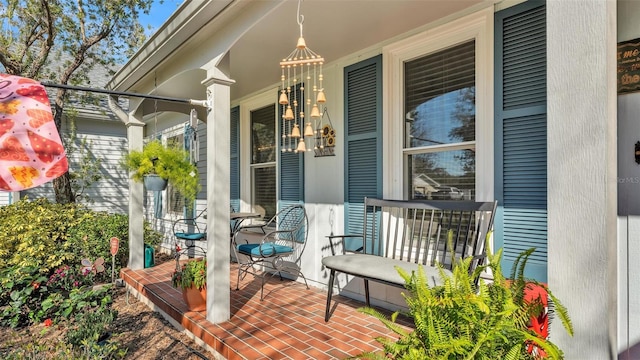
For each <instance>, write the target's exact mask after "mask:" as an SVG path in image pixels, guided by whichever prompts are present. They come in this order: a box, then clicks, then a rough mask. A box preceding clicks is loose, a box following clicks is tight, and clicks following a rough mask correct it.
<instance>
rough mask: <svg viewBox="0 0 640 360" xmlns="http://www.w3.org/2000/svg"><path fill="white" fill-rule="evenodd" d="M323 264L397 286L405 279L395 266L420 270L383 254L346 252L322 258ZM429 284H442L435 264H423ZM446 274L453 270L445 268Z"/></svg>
mask: <svg viewBox="0 0 640 360" xmlns="http://www.w3.org/2000/svg"><path fill="white" fill-rule="evenodd" d="M322 264H323V265H324V266H325V267H327V268H329V269H331V270H336V271H339V272H343V273H346V274H350V275H354V276H359V277H363V278H367V279H370V280H378V281H381V282H385V283H388V284H392V285H396V286H404V284H405V283H404V280H403V279H402V277H401V276H400V274H398V271H397V270H396V269H395V266H398V267H400V268H402V269H404V270H406V271H407V272H409V273H411V272H412V271H417V270H418V264H416V263H411V262H407V261H404V260H398V259H391V258H387V257H382V256H376V255H368V254H345V255H335V256H327V257H325V258H323V259H322ZM422 268H423V270H424V273H425V276H426V278H427V279H428V281H429V286H436V285H442V280H441V279H440V275H439V273H438V269H437V268H435V267H433V266H425V265H423V266H422ZM444 272H445V274H447V275H451V271H449V270H447V269H444Z"/></svg>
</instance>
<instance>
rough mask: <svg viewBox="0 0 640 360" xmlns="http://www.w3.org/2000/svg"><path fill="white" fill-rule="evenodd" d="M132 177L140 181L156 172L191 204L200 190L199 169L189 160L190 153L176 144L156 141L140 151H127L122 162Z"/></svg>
mask: <svg viewBox="0 0 640 360" xmlns="http://www.w3.org/2000/svg"><path fill="white" fill-rule="evenodd" d="M122 163H123V166H124V168H125V169H127V170H129V171H132V172H133V174H132V178H133V180H135V181H138V182H142V181H143V179H144V177H145V176H146V175H152V174H155V175H158V176H160V177H161V178H163V179H166V180H168V181H169V183H170V184H171V186H173V187H174V188H175V189H176V190H177V191H178V192H179V193H180V194H182V196H184V197H185V198H186V199H187V204H193V201H194V200H195V198H196V195H197V194H198V192H199V191H200V182H199V176H198V168H197V167H196V165H195V164H194V163H193V162H191V160H189V153H188V152H187V151H185V150H183V149H181V148H180V147H178V146H172V145H171V146H164V145H162V143H161V142H160V141H159V140H154V141H151V142H149V143H147V144H146V145H145V146H144V147H143V149H142V151H137V150H133V151H129V153H128V154H126V155H125V156H124V159H123V161H122Z"/></svg>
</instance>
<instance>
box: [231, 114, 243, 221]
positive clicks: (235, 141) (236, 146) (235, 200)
mask: <svg viewBox="0 0 640 360" xmlns="http://www.w3.org/2000/svg"><path fill="white" fill-rule="evenodd" d="M230 119H231V120H230V121H231V123H230V124H229V125H230V135H231V138H230V141H229V143H230V151H229V155H230V156H229V157H230V159H231V163H230V166H229V178H230V182H231V183H230V184H229V185H230V186H229V188H230V190H229V193H230V198H231V207H232V208H233V210H234V211H240V107H239V106H236V107H234V108H232V109H231V118H230Z"/></svg>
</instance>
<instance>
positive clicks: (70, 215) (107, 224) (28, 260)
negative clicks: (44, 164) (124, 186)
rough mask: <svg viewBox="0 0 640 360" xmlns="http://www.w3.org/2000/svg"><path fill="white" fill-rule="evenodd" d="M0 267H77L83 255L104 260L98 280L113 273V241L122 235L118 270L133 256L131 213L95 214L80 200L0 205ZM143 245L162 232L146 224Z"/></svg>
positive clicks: (48, 270) (155, 241)
mask: <svg viewBox="0 0 640 360" xmlns="http://www.w3.org/2000/svg"><path fill="white" fill-rule="evenodd" d="M0 219H3V221H2V222H0V268H7V267H13V266H17V267H20V268H24V267H36V268H38V269H40V271H41V272H42V273H44V274H47V275H48V274H51V273H53V271H54V269H57V268H59V267H60V266H64V265H69V266H71V267H77V266H79V265H80V262H81V260H82V259H84V258H87V259H89V260H90V261H92V262H93V261H95V260H96V259H97V258H98V257H102V258H103V259H104V260H105V264H104V265H105V268H106V269H105V271H104V273H101V274H99V275H98V278H97V279H96V280H97V281H101V280H107V279H110V277H111V253H110V245H109V239H111V237H114V236H115V237H117V238H119V239H120V249H119V251H118V255H117V256H116V266H115V270H116V273H119V271H120V269H121V268H122V267H123V266H126V264H127V261H128V258H129V245H128V244H129V230H128V229H129V217H128V216H127V215H122V214H108V213H106V212H95V211H92V210H89V209H87V208H86V207H84V206H82V205H79V204H65V205H61V204H55V203H51V202H49V201H48V200H46V199H44V198H40V199H36V200H34V201H29V200H28V199H23V200H21V201H19V202H17V203H15V204H12V205H7V206H4V207H0ZM144 239H145V243H147V244H150V245H157V244H159V243H160V242H161V240H162V235H161V234H160V233H158V232H156V231H154V230H152V229H151V226H150V225H149V224H148V223H146V222H145V229H144Z"/></svg>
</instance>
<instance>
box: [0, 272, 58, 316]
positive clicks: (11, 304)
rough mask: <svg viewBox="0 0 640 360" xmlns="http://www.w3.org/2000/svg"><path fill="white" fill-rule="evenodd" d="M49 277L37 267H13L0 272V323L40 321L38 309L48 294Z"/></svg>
mask: <svg viewBox="0 0 640 360" xmlns="http://www.w3.org/2000/svg"><path fill="white" fill-rule="evenodd" d="M46 281H47V277H46V276H43V275H42V274H40V272H39V270H38V268H36V267H25V268H18V267H15V266H14V267H11V268H7V269H3V270H2V271H1V272H0V324H2V325H3V326H10V327H14V328H15V327H18V326H21V325H27V324H29V323H30V322H39V321H40V317H38V315H37V312H36V310H37V309H38V308H39V307H40V304H41V302H42V301H43V300H44V298H45V297H46V296H47V295H48V293H49V291H48V288H47V286H46Z"/></svg>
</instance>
